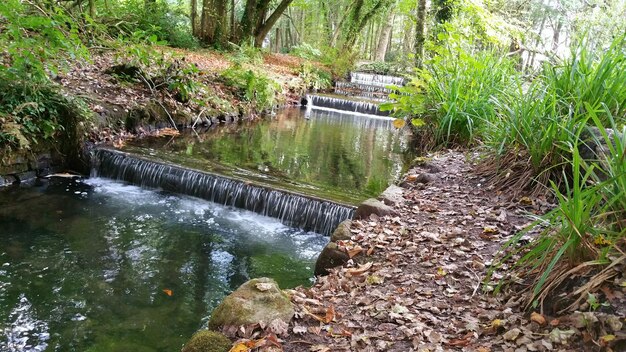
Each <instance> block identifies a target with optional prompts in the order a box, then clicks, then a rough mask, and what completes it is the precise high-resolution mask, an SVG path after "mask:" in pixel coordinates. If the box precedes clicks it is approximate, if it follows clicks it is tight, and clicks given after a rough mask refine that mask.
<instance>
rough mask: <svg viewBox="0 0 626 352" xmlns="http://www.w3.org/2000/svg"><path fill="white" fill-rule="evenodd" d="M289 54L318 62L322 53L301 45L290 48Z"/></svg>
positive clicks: (305, 44)
mask: <svg viewBox="0 0 626 352" xmlns="http://www.w3.org/2000/svg"><path fill="white" fill-rule="evenodd" d="M290 54H291V55H294V56H297V57H301V58H303V59H307V60H319V59H320V57H322V51H321V50H319V49H317V48H314V47H313V46H311V45H310V44H308V43H301V44H299V45H296V46H294V47H292V48H291V51H290Z"/></svg>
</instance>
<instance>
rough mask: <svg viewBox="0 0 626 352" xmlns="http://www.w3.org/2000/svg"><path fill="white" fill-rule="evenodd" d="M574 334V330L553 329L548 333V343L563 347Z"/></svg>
mask: <svg viewBox="0 0 626 352" xmlns="http://www.w3.org/2000/svg"><path fill="white" fill-rule="evenodd" d="M575 333H576V332H575V331H574V330H560V329H559V328H555V329H554V330H552V331H551V332H550V335H549V337H550V341H552V342H554V343H560V344H562V345H565V344H567V341H568V340H569V339H570V337H572V336H574V334H575Z"/></svg>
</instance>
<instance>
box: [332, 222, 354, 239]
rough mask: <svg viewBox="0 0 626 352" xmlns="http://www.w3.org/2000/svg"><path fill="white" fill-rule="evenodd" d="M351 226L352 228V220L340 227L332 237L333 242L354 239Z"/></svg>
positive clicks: (341, 224)
mask: <svg viewBox="0 0 626 352" xmlns="http://www.w3.org/2000/svg"><path fill="white" fill-rule="evenodd" d="M350 226H352V220H344V221H342V222H341V223H340V224H339V225H337V228H336V229H335V231H333V234H332V235H330V241H331V242H337V241H347V240H349V239H350V238H352V232H350Z"/></svg>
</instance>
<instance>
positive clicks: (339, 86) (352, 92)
mask: <svg viewBox="0 0 626 352" xmlns="http://www.w3.org/2000/svg"><path fill="white" fill-rule="evenodd" d="M335 93H337V94H342V95H347V96H353V97H361V98H367V99H369V100H376V101H386V100H387V95H388V94H389V93H391V89H388V88H385V87H381V86H377V85H372V84H363V83H353V82H344V81H339V82H337V83H335Z"/></svg>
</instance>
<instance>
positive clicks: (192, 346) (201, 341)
mask: <svg viewBox="0 0 626 352" xmlns="http://www.w3.org/2000/svg"><path fill="white" fill-rule="evenodd" d="M231 345H232V342H231V341H230V340H229V339H228V337H226V336H225V335H224V334H222V333H221V332H216V331H211V330H201V331H198V332H197V333H195V334H194V335H193V336H192V337H191V339H190V340H189V341H187V343H186V344H185V346H184V347H183V349H182V350H181V352H228V351H230V347H231Z"/></svg>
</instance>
